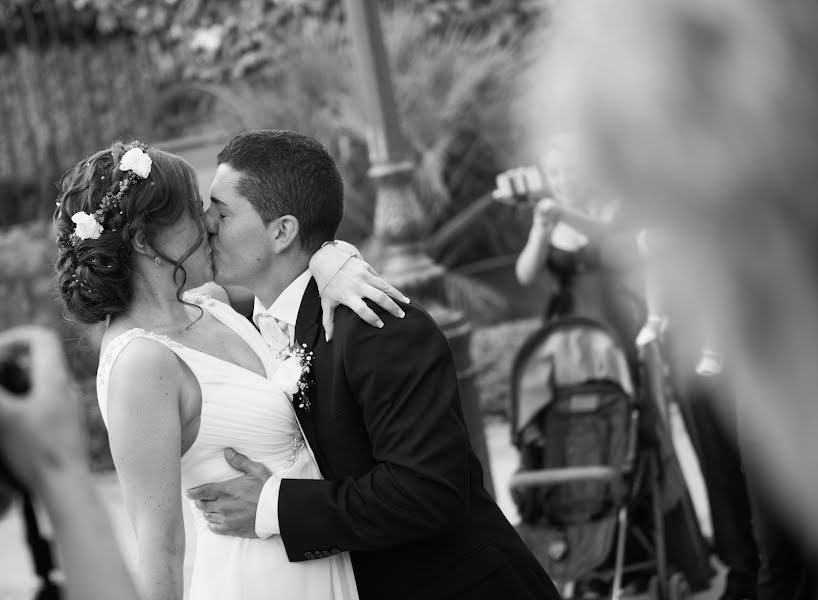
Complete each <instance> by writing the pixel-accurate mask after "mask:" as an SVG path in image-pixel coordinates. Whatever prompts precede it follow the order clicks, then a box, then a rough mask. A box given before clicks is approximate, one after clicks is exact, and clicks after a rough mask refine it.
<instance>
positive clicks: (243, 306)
mask: <svg viewBox="0 0 818 600" xmlns="http://www.w3.org/2000/svg"><path fill="white" fill-rule="evenodd" d="M310 273H312V276H313V277H314V278H315V282H316V284H318V290H319V292H320V294H321V307H322V308H323V324H324V331H325V333H326V335H327V339H328V340H330V339H332V331H333V325H334V313H335V309H336V308H337V307H338V306H339V305H342V304H343V305H344V306H348V307H349V308H351V309H352V310H353V311H354V312H355V313H356V314H357V315H358V316H359V317H360V318H361V319H363V320H364V321H366V322H367V323H369V324H370V325H372V326H373V327H383V322H382V321H381V319H380V317H378V315H377V314H375V312H374V311H373V310H372V309H370V308H369V307H368V306H367V305H366V302H364V299H369V300H372V301H373V302H375V303H376V304H378V305H379V306H380V307H381V308H383V309H384V310H386V311H387V312H389V313H390V314H392V315H393V316H395V317H398V318H402V317H403V310H402V309H401V308H400V307H399V306H398V305H397V304H396V303H395V302H394V301H393V300H392V298H396V299H397V300H400V301H401V302H409V298H407V297H406V296H404V295H403V294H402V293H401V292H399V291H398V290H397V289H396V288H394V287H392V286H391V285H389V284H388V283H386V281H384V280H383V279H382V278H381V277H380V276H379V275H378V274H377V273H376V272H375V270H374V269H373V268H372V267H371V266H370V265H369V263H367V262H366V261H364V260H363V259H362V258H361V255H360V253H359V252H358V249H357V248H356V247H355V246H353V245H352V244H348V243H347V242H344V241H341V240H338V241H335V242H333V243H330V244H326V245H324V246H323V247H322V248H321V249H319V250H318V251H317V252H316V253H315V254H313V256H312V258H311V259H310ZM216 288H218V290H217V289H216ZM194 291H199V292H202V293H207V294H210V295H211V296H214V297H218V298H219V299H220V300H223V301H224V298H223V297H222V296H223V295H224V294H226V295H227V296H228V299H227V301H228V302H229V304H230V305H231V306H232V307H233V309H234V310H235V311H236V312H238V313H240V314H242V315H244V316H246V317H248V318H249V317H250V316H251V315H252V314H253V303H254V300H255V298H254V296H253V293H252V292H251V291H250V290H248V289H245V288H240V287H232V286H230V287H227V288H221V287H219V286H217V285H216V284H206V285H205V286H203V287H202V288H199V289H198V290H194Z"/></svg>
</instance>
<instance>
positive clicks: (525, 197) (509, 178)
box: [491, 166, 551, 205]
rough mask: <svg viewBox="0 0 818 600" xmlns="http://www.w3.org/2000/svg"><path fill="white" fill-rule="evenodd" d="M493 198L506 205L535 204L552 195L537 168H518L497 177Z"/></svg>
mask: <svg viewBox="0 0 818 600" xmlns="http://www.w3.org/2000/svg"><path fill="white" fill-rule="evenodd" d="M495 181H496V185H497V187H496V189H495V190H494V191H493V192H492V193H491V197H492V198H493V199H494V200H496V201H498V202H503V203H506V204H515V205H519V204H534V203H536V202H537V200H539V199H540V198H545V197H548V196H550V195H551V190H550V189H549V188H548V185H547V184H546V182H545V178H544V177H543V176H542V174H541V173H540V169H539V168H538V167H535V166H529V167H517V168H514V169H510V170H508V171H504V172H503V173H500V174H499V175H497V177H496V179H495Z"/></svg>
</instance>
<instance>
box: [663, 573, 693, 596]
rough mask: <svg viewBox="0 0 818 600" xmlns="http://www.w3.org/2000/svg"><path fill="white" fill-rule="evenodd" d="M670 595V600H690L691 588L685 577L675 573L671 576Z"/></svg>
mask: <svg viewBox="0 0 818 600" xmlns="http://www.w3.org/2000/svg"><path fill="white" fill-rule="evenodd" d="M668 593H669V594H668V596H669V597H668V600H687V599H688V598H690V586H688V585H687V580H686V579H685V576H684V575H682V574H681V573H674V574H673V575H671V576H670V582H669V583H668Z"/></svg>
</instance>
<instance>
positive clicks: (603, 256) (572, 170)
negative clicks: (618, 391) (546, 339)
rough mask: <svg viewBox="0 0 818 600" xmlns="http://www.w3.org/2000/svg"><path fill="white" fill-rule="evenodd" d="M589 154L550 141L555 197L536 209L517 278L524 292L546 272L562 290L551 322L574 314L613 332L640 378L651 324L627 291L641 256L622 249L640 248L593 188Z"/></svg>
mask: <svg viewBox="0 0 818 600" xmlns="http://www.w3.org/2000/svg"><path fill="white" fill-rule="evenodd" d="M582 154H583V153H582V149H581V147H580V141H579V139H578V138H577V137H576V136H572V135H569V134H564V133H563V134H558V135H555V136H552V137H551V138H550V139H549V142H548V144H547V146H546V152H545V155H544V157H543V160H542V163H543V172H544V174H545V179H546V182H547V184H548V188H549V189H550V191H551V192H552V194H553V198H543V199H541V200H539V201H538V202H537V203H536V204H535V206H534V217H533V221H532V224H531V231H530V232H529V236H528V240H527V241H526V245H525V247H524V248H523V250H522V252H521V253H520V256H519V257H518V258H517V263H516V266H515V272H516V274H517V279H518V281H519V282H520V283H521V284H522V285H530V284H531V283H533V282H534V281H535V279H536V278H537V277H539V276H540V275H541V274H542V273H543V272H544V271H547V272H548V273H549V274H550V275H551V276H552V277H553V278H554V281H555V283H556V286H557V289H556V292H555V293H554V294H553V295H552V297H551V299H550V300H549V301H548V303H547V306H546V310H545V317H546V319H551V318H553V317H556V316H560V315H565V314H569V313H575V314H579V315H583V316H585V317H589V318H594V319H599V320H601V321H602V322H604V323H607V324H608V325H609V326H611V327H613V329H614V330H615V331H616V333H617V335H618V336H619V337H620V339H621V340H623V342H625V344H624V346H625V347H626V351H627V352H628V353H629V355H628V356H629V360H630V362H631V367H632V370H633V372H634V374H635V373H636V372H637V369H636V356H635V346H634V344H632V343H630V342H632V341H633V340H634V339H635V338H636V333H637V332H638V331H639V328H640V327H641V325H642V323H643V322H644V314H643V313H644V311H643V309H642V306H641V302H640V300H639V298H638V296H637V295H635V294H634V293H633V289H634V288H633V286H628V285H627V283H628V281H627V280H628V279H629V278H631V277H632V274H631V272H632V268H633V266H634V260H633V259H632V258H631V257H632V256H634V254H635V253H634V252H633V251H630V252H628V251H625V250H624V249H623V248H620V246H621V245H622V244H626V245H628V246H632V247H634V248H635V242H634V240H633V235H632V234H630V233H629V232H626V231H623V230H622V228H621V227H620V225H619V223H620V218H621V215H620V210H619V209H620V202H619V201H618V200H617V199H616V198H613V197H611V196H610V195H605V194H604V193H603V192H602V191H601V190H600V189H599V188H597V187H596V186H594V185H592V183H591V181H592V180H591V178H590V177H589V174H588V171H587V169H586V168H585V167H584V165H583V161H582ZM623 234H624V235H623ZM623 258H624V259H625V262H623V260H622V259H623ZM636 289H638V288H636Z"/></svg>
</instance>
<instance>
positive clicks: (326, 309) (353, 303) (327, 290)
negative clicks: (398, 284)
mask: <svg viewBox="0 0 818 600" xmlns="http://www.w3.org/2000/svg"><path fill="white" fill-rule="evenodd" d="M346 247H348V248H349V249H351V250H350V251H349V252H344V251H343V250H340V249H339V248H337V247H336V246H333V245H328V246H325V247H324V248H322V249H321V250H319V251H318V252H316V253H315V255H314V256H313V258H312V260H310V271H311V272H312V273H313V276H314V277H315V279H316V282H317V283H318V289H319V290H321V308H322V309H323V325H324V332H325V335H326V339H327V341H330V340H331V339H332V333H333V329H334V315H335V309H336V308H337V307H338V306H339V305H341V304H343V305H344V306H348V307H349V308H351V309H352V310H353V311H355V313H356V314H357V315H358V316H359V317H360V318H361V319H363V320H364V321H366V322H367V323H369V324H370V325H372V326H373V327H383V321H381V319H380V318H379V317H378V315H377V314H376V313H375V311H373V310H372V309H371V308H369V306H367V304H366V302H364V299H369V300H372V301H373V302H375V304H377V305H379V306H380V307H381V308H383V309H384V310H386V311H387V312H389V313H390V314H391V315H393V316H395V317H397V318H400V319H402V318H403V316H404V313H403V310H402V309H401V308H400V306H398V305H397V304H396V303H395V302H394V300H392V298H394V299H396V300H399V301H401V302H405V303H408V302H409V298H407V297H406V296H404V295H403V294H402V293H401V292H399V291H398V290H397V289H396V288H394V287H393V286H391V285H390V284H388V283H387V282H386V281H384V280H383V279H382V278H381V277H380V276H379V275H378V274H377V273H376V272H375V270H374V269H373V268H372V267H371V266H370V265H369V264H368V263H367V262H365V261H363V260H361V259H360V258H357V257H356V256H354V255H352V253H353V252H355V253H357V252H356V250H355V247H354V246H351V245H349V244H346ZM322 253H324V254H325V255H322ZM351 255H352V256H351ZM322 262H323V263H324V264H325V266H329V265H331V264H332V263H333V262H336V263H337V262H341V263H342V266H341V267H340V268H337V267H336V270H335V271H334V273H333V274H330V276H329V278H328V279H327V278H326V275H327V273H322V271H326V269H322V267H321V263H322ZM322 275H323V277H322ZM322 279H325V280H327V281H326V283H324V285H323V287H322V283H323V282H322Z"/></svg>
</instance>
